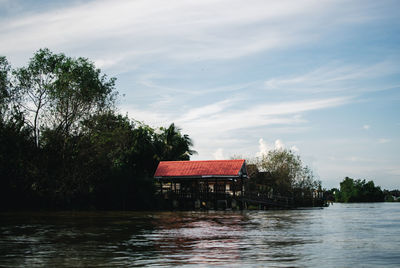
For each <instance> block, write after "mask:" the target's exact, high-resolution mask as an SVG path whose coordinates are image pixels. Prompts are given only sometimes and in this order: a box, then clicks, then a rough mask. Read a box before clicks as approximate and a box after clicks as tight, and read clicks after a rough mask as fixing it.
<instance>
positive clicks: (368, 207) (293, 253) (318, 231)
mask: <svg viewBox="0 0 400 268" xmlns="http://www.w3.org/2000/svg"><path fill="white" fill-rule="evenodd" d="M0 220H1V221H0V266H1V267H143V266H148V267H156V266H160V267H175V266H184V267H211V266H220V267H241V268H244V267H353V266H355V267H399V266H400V203H364V204H336V203H335V204H334V205H331V206H330V207H328V208H324V209H305V210H274V211H243V212H240V211H239V212H232V211H225V212H223V211H210V212H24V213H23V212H12V213H10V212H9V213H0Z"/></svg>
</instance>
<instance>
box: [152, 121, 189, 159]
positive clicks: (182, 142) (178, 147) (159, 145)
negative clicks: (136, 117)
mask: <svg viewBox="0 0 400 268" xmlns="http://www.w3.org/2000/svg"><path fill="white" fill-rule="evenodd" d="M160 130H161V134H159V135H158V137H157V138H158V139H157V142H156V157H157V158H158V160H160V161H161V160H166V161H172V160H190V156H191V155H193V154H196V153H197V152H196V151H194V150H192V149H191V147H192V146H193V141H192V140H191V139H190V138H189V135H187V134H184V135H182V134H181V129H180V128H178V127H176V126H175V124H174V123H172V124H171V125H170V126H169V127H168V128H163V127H161V128H160Z"/></svg>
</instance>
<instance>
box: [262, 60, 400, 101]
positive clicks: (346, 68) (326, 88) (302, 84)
mask: <svg viewBox="0 0 400 268" xmlns="http://www.w3.org/2000/svg"><path fill="white" fill-rule="evenodd" d="M396 61H397V60H386V61H382V62H377V63H376V62H375V63H371V64H369V65H366V64H363V65H354V64H346V63H343V62H331V63H328V64H326V65H324V66H322V67H319V68H317V69H314V70H311V71H308V72H306V73H303V74H299V75H295V76H289V77H281V78H271V79H268V80H266V81H265V83H264V84H265V88H266V89H267V90H276V89H279V90H288V91H295V92H308V93H329V92H349V91H351V92H352V93H353V94H354V93H360V92H366V91H378V90H385V89H388V88H391V87H396V86H398V84H397V83H394V84H390V83H389V84H385V85H384V86H382V84H380V85H379V86H376V85H363V86H361V87H360V86H359V84H360V80H364V81H371V80H372V79H374V78H380V77H385V76H389V75H392V74H396V73H399V70H398V68H397V66H398V63H397V62H396Z"/></svg>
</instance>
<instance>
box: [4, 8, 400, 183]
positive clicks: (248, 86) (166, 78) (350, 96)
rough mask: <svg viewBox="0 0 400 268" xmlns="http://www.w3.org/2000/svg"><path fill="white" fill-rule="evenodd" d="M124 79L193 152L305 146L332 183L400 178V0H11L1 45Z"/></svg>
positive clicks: (135, 101)
mask: <svg viewBox="0 0 400 268" xmlns="http://www.w3.org/2000/svg"><path fill="white" fill-rule="evenodd" d="M40 48H49V49H50V50H51V51H53V52H55V53H61V52H62V53H65V54H66V55H68V56H73V57H79V56H82V57H86V58H89V59H90V60H91V61H93V62H94V63H95V64H96V66H97V67H98V68H100V69H101V70H102V72H103V73H105V74H107V75H108V76H109V77H116V78H117V83H116V89H117V91H119V93H120V99H119V101H118V109H119V111H120V112H121V113H123V114H126V113H127V114H128V116H129V117H130V118H132V119H136V120H139V121H143V122H145V123H146V124H149V125H150V126H153V127H159V126H168V125H169V124H171V123H175V124H176V125H177V126H178V127H179V128H181V129H182V132H183V133H185V134H189V136H190V137H191V138H192V139H193V141H194V149H195V150H196V151H197V152H198V154H197V155H195V156H193V157H192V159H193V160H203V159H230V158H231V157H234V156H241V157H244V158H254V157H259V156H261V155H262V154H265V153H267V152H268V151H269V150H272V149H279V148H287V149H291V150H292V151H294V152H295V153H297V154H299V155H300V157H301V159H302V161H303V162H304V164H305V165H308V166H309V167H311V168H312V170H313V171H314V173H315V175H316V177H317V178H318V179H320V180H321V181H322V185H323V186H324V187H326V188H331V187H338V186H339V183H340V181H342V180H343V178H344V177H346V176H349V177H352V178H355V179H366V180H374V182H375V184H377V185H380V186H381V187H382V188H386V189H396V188H400V157H399V156H398V155H399V152H400V2H399V1H389V0H381V1H376V0H372V1H369V0H360V1H357V0H354V1H348V0H347V1H342V0H332V1H330V0H327V1H320V0H316V1H313V0H297V1H285V0H279V1H267V0H248V1H243V0H242V1H237V0H212V1H211V0H201V1H194V0H170V1H162V0H99V1H83V0H72V1H62V0H53V1H45V0H25V1H22V0H0V55H3V56H6V57H7V59H8V60H9V61H10V62H11V64H12V66H13V67H21V66H24V65H26V63H27V62H28V61H29V58H30V57H32V55H33V54H34V53H35V51H37V50H38V49H40Z"/></svg>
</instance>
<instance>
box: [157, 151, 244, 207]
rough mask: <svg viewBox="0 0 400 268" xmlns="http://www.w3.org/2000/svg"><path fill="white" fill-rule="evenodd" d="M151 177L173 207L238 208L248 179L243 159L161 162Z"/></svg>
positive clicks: (163, 196)
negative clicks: (155, 180) (157, 183)
mask: <svg viewBox="0 0 400 268" xmlns="http://www.w3.org/2000/svg"><path fill="white" fill-rule="evenodd" d="M154 178H155V179H157V181H158V182H159V193H160V195H161V196H162V198H163V199H164V200H166V203H170V205H171V206H172V207H173V208H183V209H191V208H195V209H197V208H204V209H209V208H214V209H217V208H233V209H235V208H239V207H241V205H242V204H241V201H240V200H241V197H242V196H243V194H244V182H245V180H246V179H248V176H247V169H246V162H245V160H243V159H241V160H208V161H162V162H160V163H159V165H158V167H157V170H156V173H155V174H154Z"/></svg>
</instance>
